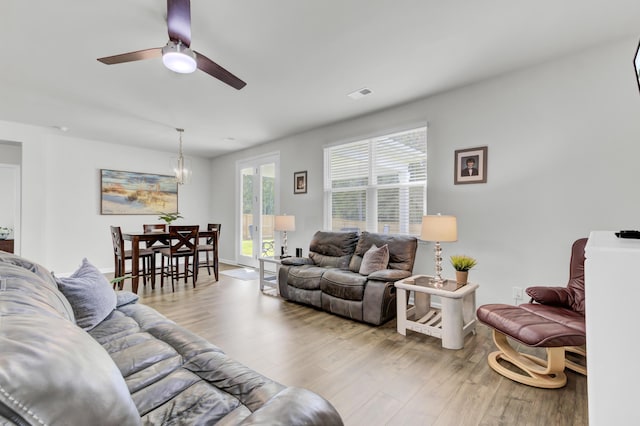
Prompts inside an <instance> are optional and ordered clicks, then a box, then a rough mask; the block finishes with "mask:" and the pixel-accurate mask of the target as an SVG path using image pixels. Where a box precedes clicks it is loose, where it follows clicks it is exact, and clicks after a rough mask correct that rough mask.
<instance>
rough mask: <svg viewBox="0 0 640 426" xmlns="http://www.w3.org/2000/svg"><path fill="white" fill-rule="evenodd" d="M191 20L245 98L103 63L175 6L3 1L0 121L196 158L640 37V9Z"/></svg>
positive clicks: (429, 1) (159, 39) (196, 8)
mask: <svg viewBox="0 0 640 426" xmlns="http://www.w3.org/2000/svg"><path fill="white" fill-rule="evenodd" d="M191 14H192V28H191V29H192V44H191V47H192V48H193V49H195V50H197V51H198V52H200V53H202V54H204V55H205V56H208V57H209V58H211V59H212V60H214V61H216V62H217V63H219V64H220V65H222V66H223V67H225V68H227V69H228V70H229V71H231V72H232V73H234V74H236V75H237V76H238V77H240V78H241V79H243V80H245V81H246V82H247V86H246V87H245V88H244V89H242V90H240V91H236V90H235V89H233V88H231V87H229V86H226V85H225V84H222V83H220V82H219V81H218V80H216V79H214V78H212V77H210V76H208V75H207V74H205V73H203V72H201V71H197V72H196V73H194V74H189V75H179V74H174V73H172V72H171V71H169V70H167V69H165V68H164V67H163V65H162V61H161V60H160V59H153V60H147V61H140V62H132V63H126V64H119V65H110V66H108V65H104V64H101V63H99V62H98V61H97V60H96V58H98V57H103V56H109V55H114V54H119V53H124V52H129V51H134V50H140V49H146V48H152V47H162V46H163V45H164V44H165V43H166V41H167V39H168V36H167V31H166V24H165V19H166V18H165V16H166V1H164V0H110V1H78V0H32V1H25V0H2V4H1V6H0V39H1V40H3V43H2V53H3V55H2V59H1V60H0V120H6V121H15V122H22V123H28V124H35V125H40V126H65V127H68V128H69V130H68V133H67V134H68V135H69V136H74V137H81V138H88V139H95V140H103V141H109V142H115V143H124V144H130V145H139V146H141V147H145V148H153V149H159V150H166V151H175V150H176V149H177V140H178V137H177V133H176V132H175V130H174V128H176V127H183V128H185V129H186V131H185V135H184V145H185V152H186V153H187V154H191V155H202V156H207V157H213V156H217V155H221V154H224V153H226V152H230V151H234V150H237V149H242V148H246V147H249V146H251V145H255V144H258V143H263V142H268V141H271V140H275V139H278V138H282V137H284V136H287V135H292V134H295V133H298V132H301V131H304V130H308V129H311V128H314V127H318V126H322V125H325V124H328V123H331V122H335V121H338V120H342V119H345V118H350V117H355V116H359V115H362V114H366V113H369V112H372V111H375V110H379V109H383V108H387V107H390V106H392V105H397V104H400V103H404V102H407V101H409V100H412V99H416V98H420V97H424V96H428V95H432V94H435V93H438V92H442V91H444V90H448V89H451V88H454V87H459V86H462V85H466V84H469V83H472V82H474V81H478V80H481V79H485V78H487V77H490V76H493V75H497V74H501V73H504V72H507V71H510V70H515V69H519V68H524V67H527V66H530V65H532V64H536V63H540V62H544V61H547V60H550V59H553V58H556V57H559V56H562V55H566V54H567V53H570V52H575V51H579V50H582V49H585V48H588V47H590V46H594V45H597V44H600V43H603V42H606V41H609V40H614V39H618V38H622V37H628V36H640V26H639V25H638V22H639V18H640V1H638V0H528V1H524V0H315V1H313V0H208V1H205V0H193V1H192V3H191ZM632 54H633V52H630V57H629V61H630V66H631V56H632ZM363 87H369V88H370V89H372V90H373V92H374V93H373V94H372V95H370V96H368V97H365V98H363V99H360V100H357V101H354V100H352V99H350V98H348V97H347V96H346V95H347V94H348V93H350V92H352V91H354V90H357V89H360V88H363ZM230 138H232V139H233V140H230Z"/></svg>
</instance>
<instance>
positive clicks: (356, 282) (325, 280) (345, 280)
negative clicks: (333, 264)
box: [320, 269, 367, 301]
mask: <svg viewBox="0 0 640 426" xmlns="http://www.w3.org/2000/svg"><path fill="white" fill-rule="evenodd" d="M366 283H367V277H365V276H363V275H360V274H359V273H355V272H351V271H345V270H342V269H329V270H327V271H326V272H325V273H324V275H322V280H321V281H320V289H321V290H322V292H323V293H325V294H328V295H330V296H334V297H337V298H339V299H345V300H358V301H360V300H362V298H363V297H364V288H365V284H366Z"/></svg>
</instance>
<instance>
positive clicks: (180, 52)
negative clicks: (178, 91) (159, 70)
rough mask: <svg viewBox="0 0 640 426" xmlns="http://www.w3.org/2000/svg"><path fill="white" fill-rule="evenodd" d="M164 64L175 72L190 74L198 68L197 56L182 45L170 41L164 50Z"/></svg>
mask: <svg viewBox="0 0 640 426" xmlns="http://www.w3.org/2000/svg"><path fill="white" fill-rule="evenodd" d="M162 63H163V64H164V66H165V67H167V68H169V69H170V70H171V71H173V72H177V73H180V74H189V73H192V72H194V71H195V70H196V69H197V68H198V64H197V62H196V55H195V53H193V51H192V50H191V49H189V48H188V47H185V46H184V45H183V44H182V43H175V42H172V41H170V42H169V43H167V45H166V46H165V47H163V48H162Z"/></svg>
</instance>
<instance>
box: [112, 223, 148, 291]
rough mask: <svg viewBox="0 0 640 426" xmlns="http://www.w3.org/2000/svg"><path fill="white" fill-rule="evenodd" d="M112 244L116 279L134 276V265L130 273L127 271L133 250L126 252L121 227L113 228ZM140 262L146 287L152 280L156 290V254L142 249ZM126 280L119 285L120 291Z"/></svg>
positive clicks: (114, 284)
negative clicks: (148, 280)
mask: <svg viewBox="0 0 640 426" xmlns="http://www.w3.org/2000/svg"><path fill="white" fill-rule="evenodd" d="M111 242H112V243H113V259H114V275H113V276H114V278H119V277H124V276H126V275H128V274H129V275H132V276H133V274H134V273H133V271H132V270H133V265H132V267H131V270H130V271H127V270H126V267H125V266H126V265H125V262H126V261H127V260H132V258H133V256H132V255H131V250H125V247H124V239H123V238H122V230H121V229H120V227H119V226H112V227H111ZM139 257H140V261H141V262H142V278H143V283H144V285H147V278H150V281H151V288H152V289H155V288H156V276H155V264H154V263H153V262H154V259H155V257H154V252H153V250H151V249H145V248H143V249H140V255H139ZM123 284H124V280H121V281H119V282H118V283H117V285H118V289H119V290H122V287H123ZM113 288H114V289H115V288H116V283H115V282H114V283H113Z"/></svg>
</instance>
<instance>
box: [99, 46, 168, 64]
mask: <svg viewBox="0 0 640 426" xmlns="http://www.w3.org/2000/svg"><path fill="white" fill-rule="evenodd" d="M161 56H162V48H161V47H156V48H153V49H145V50H138V51H135V52H129V53H122V54H120V55H114V56H105V57H104V58H98V60H99V61H100V62H102V63H103V64H107V65H115V64H121V63H123V62H133V61H142V60H143V59H153V58H159V57H161Z"/></svg>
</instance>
